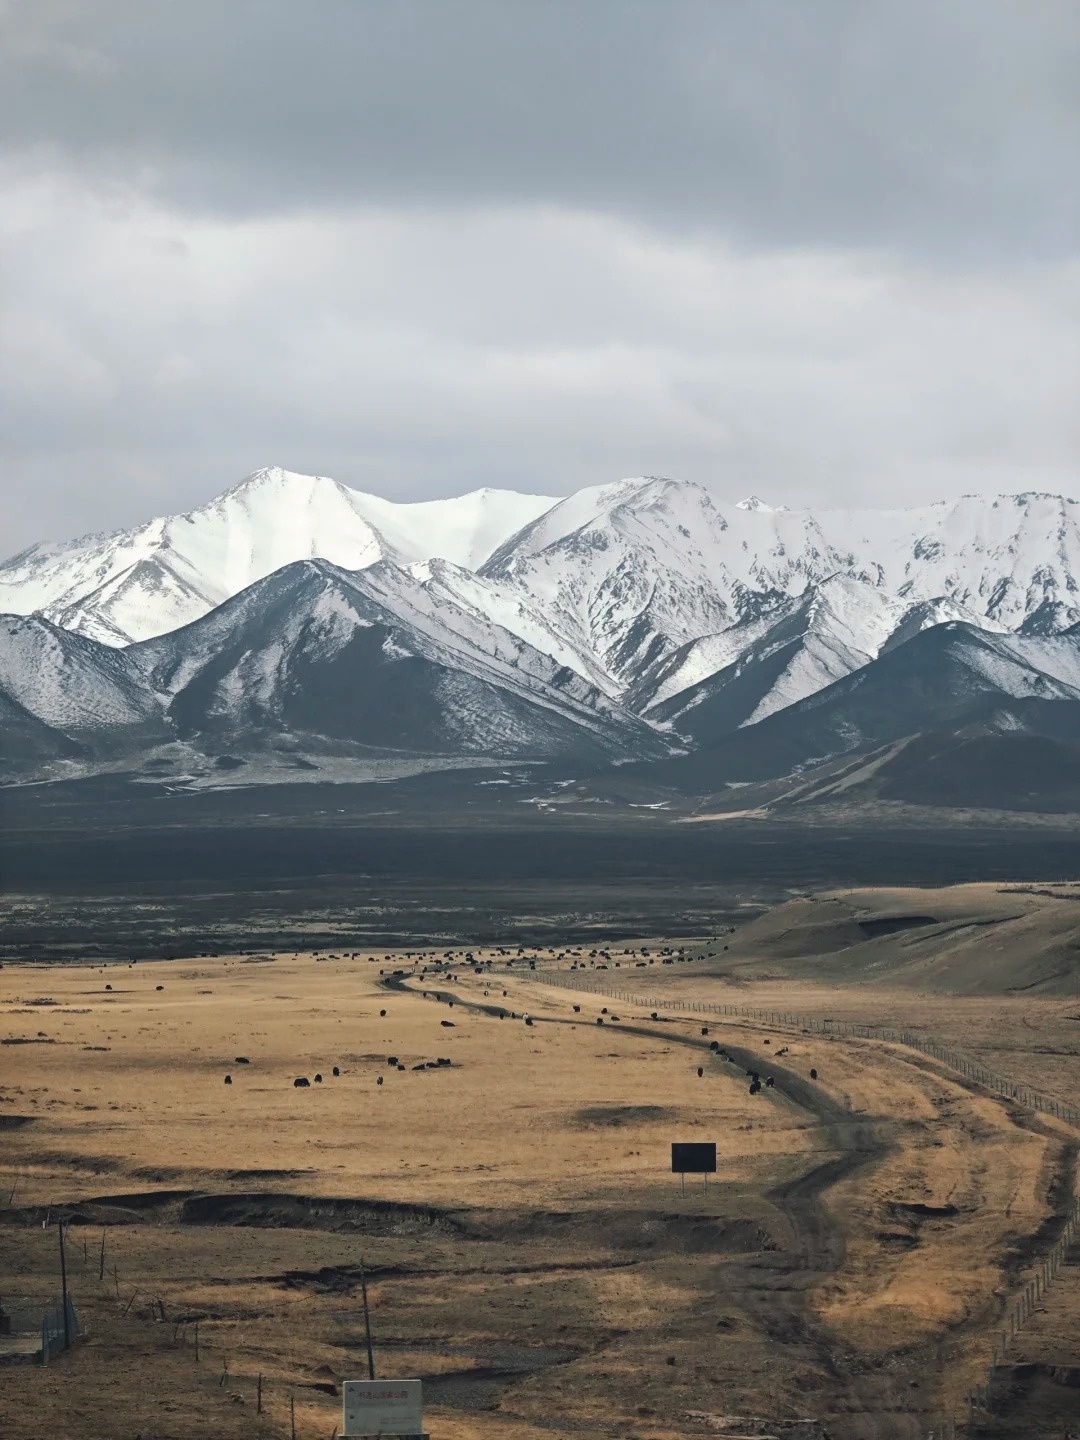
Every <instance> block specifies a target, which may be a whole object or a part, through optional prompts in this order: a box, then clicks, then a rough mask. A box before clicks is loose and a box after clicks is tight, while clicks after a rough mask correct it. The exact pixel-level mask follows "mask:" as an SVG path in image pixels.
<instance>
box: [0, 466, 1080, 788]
mask: <svg viewBox="0 0 1080 1440" xmlns="http://www.w3.org/2000/svg"><path fill="white" fill-rule="evenodd" d="M344 562H347V563H344ZM1077 573H1080V505H1078V504H1077V502H1075V501H1072V500H1069V499H1066V498H1064V497H1061V496H1049V495H1045V494H1042V493H1040V492H1024V493H1022V494H1018V495H1015V496H970V495H969V496H963V497H960V498H959V499H957V500H949V501H945V500H943V501H939V502H936V503H934V504H933V505H929V506H920V507H914V508H910V509H885V510H820V511H814V510H790V509H786V508H784V507H782V506H772V505H769V504H767V503H765V502H764V501H762V500H760V499H758V498H756V497H754V496H751V497H749V498H748V499H745V500H741V501H739V502H737V503H736V504H728V503H727V502H722V501H720V500H717V499H716V498H714V496H713V495H712V494H711V493H710V492H709V491H708V490H707V489H705V488H704V487H703V486H701V485H697V484H694V483H691V482H684V481H678V480H673V479H670V478H666V477H662V476H639V477H634V478H629V479H623V480H617V481H613V482H609V483H606V484H603V485H596V486H589V487H586V488H585V489H583V490H579V491H576V492H575V493H574V494H572V495H570V496H567V497H564V498H562V499H555V498H553V497H550V496H535V495H519V494H517V493H516V492H513V491H500V490H492V489H481V490H476V491H472V492H469V493H468V494H467V495H464V496H459V497H456V498H453V499H447V500H433V501H420V502H412V503H409V504H398V503H396V502H392V501H388V500H385V499H382V498H380V497H377V496H371V495H365V494H364V493H363V492H360V491H353V490H350V489H349V488H348V487H347V486H343V485H341V484H339V483H338V482H337V481H334V480H331V479H329V478H327V477H324V476H303V475H298V474H295V473H293V472H287V471H282V470H280V469H277V468H275V467H268V468H266V469H263V470H260V471H256V472H253V474H252V475H250V476H247V477H245V478H244V479H243V480H241V481H240V482H238V483H237V484H236V485H234V486H233V487H231V488H230V489H229V490H227V491H226V492H224V494H222V495H221V496H218V497H217V498H216V499H215V500H213V501H211V502H208V504H206V505H204V506H200V507H197V509H196V510H194V511H191V512H188V513H187V514H184V515H177V516H170V517H164V518H159V519H157V520H154V521H149V522H147V523H146V524H145V525H144V526H141V527H135V528H134V529H131V530H127V531H116V532H110V533H104V534H98V535H94V536H90V537H83V538H82V539H81V540H76V541H69V542H64V543H62V544H59V545H50V544H47V543H45V544H42V545H39V546H36V547H31V549H30V550H28V551H24V552H22V553H21V554H20V555H19V556H15V557H13V558H12V559H11V560H10V561H8V562H6V563H4V564H3V565H0V609H3V608H4V607H6V608H7V609H8V610H10V611H12V612H14V613H12V614H10V615H8V616H7V617H5V618H3V619H2V620H0V695H4V696H6V697H7V704H8V710H7V711H6V712H5V713H6V714H7V715H8V718H9V722H10V729H11V734H12V747H13V749H16V750H20V752H21V753H23V754H24V755H25V754H30V753H32V752H35V753H36V752H40V753H41V754H43V755H45V754H48V752H49V751H50V748H51V749H54V750H55V749H57V742H56V741H55V739H54V738H52V737H54V736H55V735H61V736H67V737H68V740H70V741H71V743H73V744H74V745H75V747H76V750H80V747H81V750H80V753H81V752H82V751H85V750H87V749H88V750H89V752H90V753H92V754H96V753H98V752H99V750H100V749H101V748H102V747H103V746H104V747H105V748H106V749H108V748H109V747H110V746H114V745H116V744H120V743H121V741H120V740H119V739H118V737H121V736H125V735H129V736H131V737H135V736H137V735H141V736H142V738H143V741H144V742H146V743H149V738H152V737H153V736H154V735H156V734H158V733H159V731H160V728H161V727H162V726H164V727H165V729H166V730H169V732H170V733H175V732H177V730H178V729H179V731H182V732H183V733H184V734H190V735H193V736H196V737H197V736H199V735H204V734H208V735H215V736H218V737H221V736H224V735H225V734H226V733H231V734H232V736H233V740H234V742H235V743H236V744H238V745H239V744H250V745H255V746H258V745H266V744H269V743H270V741H269V739H268V736H270V735H275V736H277V737H278V740H281V737H283V736H285V735H287V734H289V733H291V731H292V730H295V731H296V732H297V733H298V734H300V735H302V736H304V737H307V739H306V740H305V742H304V743H307V742H308V741H310V742H311V743H312V744H315V743H316V742H317V743H318V744H319V745H322V744H324V743H325V744H339V743H340V744H345V745H349V746H354V747H355V746H364V745H371V744H380V745H381V744H389V743H390V742H392V740H393V738H394V736H393V729H392V727H390V728H387V726H386V725H384V724H383V720H384V718H385V715H388V714H390V713H391V712H392V713H394V714H396V715H397V721H396V722H395V723H396V724H397V727H398V735H399V738H400V739H401V741H402V747H403V748H404V749H405V750H408V751H409V753H421V752H423V753H431V754H438V755H444V754H453V755H473V756H483V755H488V756H498V755H503V754H506V755H515V756H519V757H524V756H527V755H535V756H537V757H539V758H542V759H549V758H551V757H552V756H558V757H560V758H563V759H567V758H571V757H574V756H576V757H577V758H578V759H583V760H589V762H590V763H592V762H596V763H612V762H613V761H630V762H632V763H635V764H641V763H649V764H656V765H658V766H659V767H661V769H663V767H665V766H668V765H673V766H675V767H676V770H678V768H679V767H680V766H681V769H682V771H683V772H685V773H687V774H691V773H694V771H695V768H697V769H699V770H701V773H702V774H703V775H704V774H705V772H706V771H707V770H709V769H710V765H711V768H712V769H713V770H716V766H717V764H719V757H720V754H721V752H723V754H724V755H726V756H727V757H728V758H729V760H730V761H731V763H732V765H733V766H734V770H733V771H732V774H733V775H736V774H738V773H741V772H740V769H739V767H740V765H742V766H743V768H746V767H747V766H748V767H749V769H750V770H751V771H753V772H754V774H755V775H756V774H757V772H758V770H760V768H761V765H762V764H765V765H772V766H774V767H775V766H776V765H782V764H790V765H792V766H796V767H797V766H801V765H804V764H807V763H810V762H811V761H813V760H814V759H815V758H816V756H817V751H816V750H815V746H814V745H809V748H808V743H807V737H808V736H810V735H813V734H817V735H818V740H817V741H816V742H815V744H816V745H817V746H818V749H820V748H821V747H822V746H824V748H825V750H826V751H827V752H829V753H831V751H830V749H829V747H830V746H831V747H832V749H833V750H836V751H837V753H843V751H844V747H845V745H847V743H848V742H847V740H846V739H845V738H844V737H845V736H847V737H849V738H850V737H852V736H854V737H861V739H858V743H865V744H871V743H880V741H881V738H882V735H884V734H886V732H887V734H888V735H889V736H892V737H893V738H895V735H894V730H895V727H893V728H892V729H890V727H889V725H888V724H885V725H884V730H882V729H881V724H880V723H879V716H878V715H877V712H876V711H875V712H874V714H873V715H870V716H869V719H868V718H867V713H866V712H865V706H864V705H863V702H862V698H861V696H862V694H866V695H869V694H871V693H873V694H878V695H879V696H881V697H885V696H887V697H888V698H881V699H879V701H878V702H876V703H877V704H878V705H879V708H880V710H881V713H882V714H883V715H885V716H886V717H887V716H888V714H889V712H890V710H893V711H896V713H897V714H903V715H904V716H905V717H906V718H905V720H904V724H906V725H909V726H910V727H913V728H914V729H915V730H917V729H919V728H920V724H921V723H922V722H925V726H926V727H928V728H934V727H938V728H940V726H942V725H945V726H946V728H947V727H948V726H949V725H952V724H953V723H957V724H959V723H961V721H962V720H963V718H964V716H965V715H966V714H967V712H966V711H965V707H964V703H962V702H963V700H964V694H966V693H968V692H970V693H971V694H972V695H974V694H976V693H977V694H978V696H981V697H982V698H981V700H980V701H979V704H981V705H982V706H983V710H985V713H986V715H987V716H989V717H990V718H989V719H986V721H985V723H987V724H992V725H995V726H998V727H999V728H1002V729H1006V728H1008V726H1009V725H1010V724H1013V725H1015V726H1016V727H1018V728H1020V729H1022V728H1023V727H1024V726H1025V725H1028V724H1029V723H1034V722H1033V720H1032V716H1034V715H1035V713H1036V711H1037V710H1038V706H1039V705H1040V704H1041V703H1042V702H1043V701H1045V702H1047V703H1051V702H1052V703H1053V704H1054V705H1057V706H1058V707H1059V712H1057V713H1062V714H1063V713H1064V712H1063V711H1061V710H1060V707H1065V709H1068V708H1069V707H1070V706H1071V705H1073V704H1074V703H1080V670H1078V667H1077V664H1076V657H1075V653H1074V644H1073V639H1072V638H1069V637H1070V636H1075V635H1076V633H1078V627H1080V587H1078V582H1077V579H1076V575H1077ZM316 592H317V593H316ZM282 597H286V598H282ZM290 605H291V606H292V607H293V608H292V610H291V611H290V608H289V607H290ZM193 627H194V628H193ZM335 627H336V628H335ZM950 627H952V628H951V629H950ZM956 627H959V629H957V628H956ZM375 631H378V636H379V639H378V643H377V644H376V639H375V633H374V632H375ZM368 632H371V633H368ZM937 632H941V633H940V634H938V638H937V640H933V641H922V642H920V637H921V636H924V635H926V634H934V633H937ZM133 633H137V634H138V636H139V638H137V639H134V640H133V639H132V638H131V636H132V634H133ZM950 635H951V636H952V637H953V640H954V642H955V644H954V645H953V648H952V649H950V648H949V646H948V644H946V643H945V641H946V637H948V636H950ZM335 637H337V638H335ZM957 637H961V638H962V639H963V644H962V645H961V644H960V639H958V638H957ZM338 640H340V644H338ZM916 642H920V643H916ZM913 644H914V645H915V649H914V651H912V650H910V647H911V646H912V645H913ZM935 646H937V649H935ZM957 646H959V647H960V648H959V649H957V648H956V647H957ZM335 647H336V648H335ZM961 650H962V651H963V655H962V656H961V655H960V651H961ZM346 652H347V653H348V655H349V656H351V660H350V662H349V664H350V665H351V667H352V669H349V668H348V667H345V668H342V662H340V661H339V659H338V658H337V657H338V656H339V654H340V653H346ZM911 655H915V656H923V657H929V658H927V659H926V664H925V666H924V667H923V669H921V670H920V669H919V667H918V666H916V671H917V672H918V673H917V674H916V672H912V683H913V684H914V685H915V687H916V690H917V693H918V694H919V696H920V697H921V699H920V704H921V705H922V707H923V713H922V716H921V720H920V714H919V713H918V711H917V707H915V708H913V707H912V705H911V704H910V703H909V701H910V696H907V695H905V694H904V693H903V688H902V682H901V681H900V680H898V679H897V678H896V677H899V676H901V675H902V673H903V666H904V665H905V664H908V663H910V657H911ZM169 656H172V657H173V660H172V661H171V662H169V661H168V657H169ZM895 656H900V657H901V659H900V661H895V660H892V659H890V657H895ZM935 656H936V659H934V658H933V657H935ZM155 657H156V658H155ZM229 657H231V659H229ZM226 662H228V663H226ZM169 664H172V665H173V669H172V671H171V672H170V673H169V674H166V672H167V671H168V670H169ZM935 664H936V665H937V666H938V670H937V672H936V673H935V672H934V665H935ZM181 672H182V673H181ZM301 677H306V678H304V679H301ZM883 677H884V678H883ZM890 677H891V678H890ZM848 681H850V682H851V683H850V684H847V683H846V682H848ZM305 685H307V686H308V687H309V688H310V695H309V696H307V698H306V699H305V697H304V695H303V694H302V693H301V692H302V691H303V689H304V686H305ZM838 685H839V686H840V687H841V689H840V690H839V691H838V690H837V689H836V687H837V686H838ZM380 686H383V687H386V688H385V693H384V694H383V697H382V699H383V712H384V714H382V715H381V714H380V713H379V694H378V690H379V687H380ZM867 687H869V688H868V689H867ZM939 691H940V692H941V694H939V693H938V692H939ZM953 691H955V692H956V693H955V694H953V693H952V692H953ZM961 692H964V693H961ZM391 701H392V703H391ZM939 702H940V703H939ZM953 702H955V703H953ZM1029 702H1030V703H1029ZM1025 705H1026V706H1027V708H1026V709H1025V710H1024V713H1023V716H1021V717H1020V718H1017V716H1018V714H1019V712H1018V711H1017V709H1016V707H1017V706H1020V707H1021V709H1023V707H1024V706H1025ZM822 706H824V707H826V708H827V707H832V709H831V710H830V711H829V714H830V715H834V718H833V719H832V720H830V721H829V723H828V724H825V723H824V721H822V718H821V716H822V715H823V714H824V713H825V711H824V710H821V708H820V707H822ZM838 706H839V707H840V709H839V710H837V707H838ZM1033 707H1034V708H1033ZM840 711H843V714H841V713H840ZM976 711H977V712H978V714H977V715H976V719H978V716H979V715H982V713H983V711H981V710H979V709H978V706H976ZM818 712H820V713H818ZM834 712H835V714H834ZM27 716H29V717H31V719H32V720H33V724H31V720H28V719H27V718H26V717H27ZM361 717H364V718H363V719H362V722H361ZM470 717H471V718H470ZM778 717H787V718H786V719H778ZM860 717H861V718H860ZM970 719H971V717H970V716H969V717H968V720H969V721H970ZM882 723H883V722H882ZM965 723H966V722H965ZM979 723H983V721H981V720H979ZM1040 723H1041V722H1040ZM1055 723H1057V722H1056V721H1055ZM1061 723H1062V724H1064V725H1065V729H1066V730H1068V728H1069V726H1070V725H1071V721H1065V720H1063V721H1062V722H1061ZM34 724H40V725H44V726H46V727H47V728H48V731H49V733H48V734H39V735H37V738H36V739H35V738H34V737H33V736H32V735H31V731H32V730H33V726H34ZM800 726H801V727H802V734H801V735H800V734H799V733H798V727H800ZM170 727H171V729H170ZM320 727H321V728H320ZM470 727H471V733H470ZM792 727H795V728H794V729H793V728H792ZM879 730H880V731H881V733H880V734H879ZM376 736H378V737H381V738H379V739H377V740H376V739H374V738H373V737H376ZM784 736H786V737H787V738H786V739H783V742H782V743H781V740H780V739H777V738H776V737H784ZM20 737H21V738H20ZM148 737H149V738H148ZM740 737H741V738H740ZM770 737H772V738H770ZM5 743H6V741H5V740H4V726H3V723H2V721H0V744H5ZM133 743H134V742H133ZM200 743H201V742H200ZM274 743H278V742H277V741H275V742H274ZM763 747H764V748H763ZM59 748H63V747H62V746H60V747H59ZM672 751H674V752H676V756H677V753H678V752H679V751H687V752H691V751H693V752H696V753H697V754H698V755H701V754H703V753H706V752H708V753H710V754H712V755H713V761H714V762H715V763H713V762H710V765H705V764H704V762H701V763H696V762H695V761H694V757H693V755H692V754H687V755H686V756H684V759H683V760H682V761H680V760H678V759H677V758H672V759H665V758H664V756H665V755H669V754H670V752H672ZM740 755H741V756H742V757H743V759H742V760H738V759H737V757H738V756H740ZM753 755H757V757H758V758H757V759H754V760H753V761H751V759H750V758H748V757H751V756H753ZM766 756H771V758H770V759H765V758H763V757H766ZM717 773H719V772H717ZM740 783H742V782H740Z"/></svg>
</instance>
